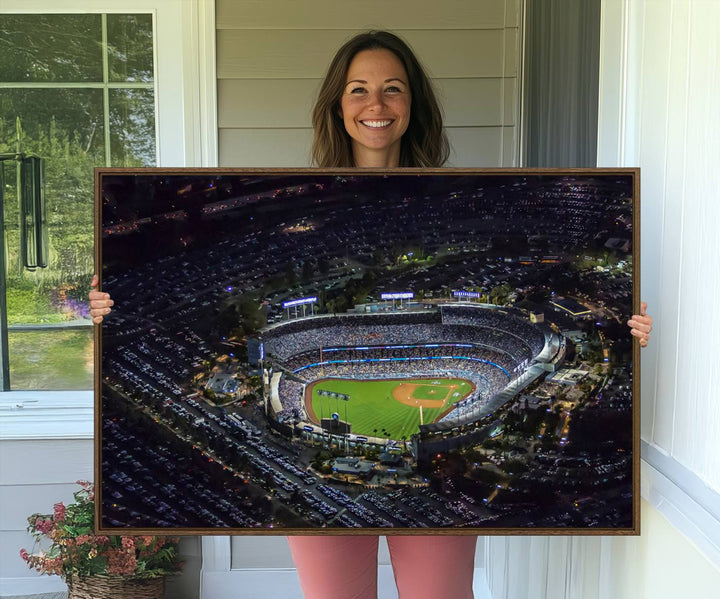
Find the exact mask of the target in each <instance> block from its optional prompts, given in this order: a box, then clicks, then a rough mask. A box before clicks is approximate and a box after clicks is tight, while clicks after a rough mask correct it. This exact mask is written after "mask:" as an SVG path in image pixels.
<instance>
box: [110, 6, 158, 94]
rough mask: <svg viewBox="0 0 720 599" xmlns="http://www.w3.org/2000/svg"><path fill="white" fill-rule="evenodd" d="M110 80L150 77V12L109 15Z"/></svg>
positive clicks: (151, 71) (134, 79)
mask: <svg viewBox="0 0 720 599" xmlns="http://www.w3.org/2000/svg"><path fill="white" fill-rule="evenodd" d="M107 30H108V35H107V40H108V66H109V68H110V76H109V79H110V81H140V82H148V83H149V82H152V80H153V32H152V15H150V14H147V15H108V17H107Z"/></svg>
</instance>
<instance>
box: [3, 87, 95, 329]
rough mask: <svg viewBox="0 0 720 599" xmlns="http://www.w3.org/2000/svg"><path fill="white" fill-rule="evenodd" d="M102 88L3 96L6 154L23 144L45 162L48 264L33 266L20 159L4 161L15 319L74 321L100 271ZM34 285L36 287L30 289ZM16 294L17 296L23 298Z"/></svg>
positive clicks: (11, 308)
mask: <svg viewBox="0 0 720 599" xmlns="http://www.w3.org/2000/svg"><path fill="white" fill-rule="evenodd" d="M102 115H103V100H102V90H96V89H90V90H80V89H69V90H68V89H34V90H22V89H12V90H5V92H4V93H3V95H2V99H1V100H0V152H12V151H14V150H15V148H16V143H17V142H16V140H17V137H18V134H17V127H16V124H17V122H18V119H19V123H20V128H21V132H20V149H21V151H23V152H25V153H27V154H35V155H38V156H41V157H42V158H44V159H45V202H46V205H47V226H48V235H49V246H50V260H49V265H48V268H45V269H37V270H36V271H33V272H31V271H28V270H26V269H25V268H23V265H22V263H21V255H20V231H19V227H18V219H19V216H18V212H19V207H18V198H17V189H16V185H15V172H16V163H15V161H6V162H5V163H4V172H5V189H4V191H5V202H4V206H3V208H4V217H5V242H6V252H7V254H6V256H7V279H8V291H7V293H8V321H9V322H10V323H11V324H18V323H25V324H37V323H49V322H60V321H65V320H74V319H76V318H79V317H80V316H81V315H80V313H79V312H78V307H77V306H76V305H75V304H74V303H73V301H74V300H75V299H77V298H78V297H81V295H82V290H81V289H80V287H81V286H82V285H86V281H85V279H87V277H88V276H89V275H91V273H92V270H93V247H94V242H93V215H94V209H93V193H94V192H93V167H94V166H95V165H98V164H103V162H104V156H105V151H104V140H103V136H104V125H103V120H104V119H103V116H102ZM30 290H32V292H30ZM16 296H17V297H16Z"/></svg>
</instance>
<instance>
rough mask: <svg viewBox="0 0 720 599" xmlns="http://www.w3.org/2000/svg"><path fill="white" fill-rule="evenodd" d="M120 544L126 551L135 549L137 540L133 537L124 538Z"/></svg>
mask: <svg viewBox="0 0 720 599" xmlns="http://www.w3.org/2000/svg"><path fill="white" fill-rule="evenodd" d="M120 542H121V543H122V546H123V547H124V548H125V549H135V539H133V538H132V537H123V538H122V539H121V541H120Z"/></svg>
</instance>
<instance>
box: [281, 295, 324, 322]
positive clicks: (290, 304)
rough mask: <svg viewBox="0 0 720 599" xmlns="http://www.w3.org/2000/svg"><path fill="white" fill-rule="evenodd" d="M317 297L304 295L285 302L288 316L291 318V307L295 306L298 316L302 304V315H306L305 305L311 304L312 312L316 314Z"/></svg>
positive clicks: (283, 305)
mask: <svg viewBox="0 0 720 599" xmlns="http://www.w3.org/2000/svg"><path fill="white" fill-rule="evenodd" d="M317 299H318V298H317V297H315V296H313V297H303V298H300V299H296V300H290V301H289V302H283V304H282V307H283V308H284V309H285V311H286V314H287V317H288V318H290V308H294V309H295V310H294V312H295V317H297V316H298V308H299V307H300V306H302V315H303V316H305V306H307V305H309V306H310V314H311V315H313V316H314V315H315V304H316V303H317Z"/></svg>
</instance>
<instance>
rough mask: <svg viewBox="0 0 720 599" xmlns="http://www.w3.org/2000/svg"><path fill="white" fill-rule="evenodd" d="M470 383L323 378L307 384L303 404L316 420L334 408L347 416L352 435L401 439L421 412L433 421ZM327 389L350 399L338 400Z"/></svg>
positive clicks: (462, 396)
mask: <svg viewBox="0 0 720 599" xmlns="http://www.w3.org/2000/svg"><path fill="white" fill-rule="evenodd" d="M474 389H475V385H474V384H473V383H471V382H470V381H466V380H464V379H420V378H417V379H381V380H373V381H361V380H355V379H335V378H328V379H319V380H317V381H315V382H313V383H311V384H310V385H308V386H307V388H306V389H305V407H306V409H307V412H308V414H309V415H310V418H311V419H312V420H313V421H315V422H316V423H320V419H321V418H331V417H332V414H333V413H337V414H338V415H339V418H340V420H343V421H345V420H347V421H348V422H350V424H351V425H352V432H353V434H355V435H365V436H367V437H383V438H387V439H398V440H400V439H403V437H404V438H407V439H409V438H410V436H411V435H412V434H414V433H416V432H418V428H419V425H420V414H421V412H422V423H423V424H430V423H432V422H435V421H437V420H438V419H439V418H440V417H442V416H443V415H445V414H447V413H448V412H449V411H450V410H451V409H452V406H453V404H455V403H457V402H459V401H462V400H463V399H465V398H466V397H467V396H468V395H469V394H470V393H472V391H473V390H474ZM319 391H321V392H322V393H318V392H319ZM327 393H338V394H342V395H345V396H348V397H349V399H348V401H343V400H342V399H339V398H336V397H331V396H328V395H327Z"/></svg>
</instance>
